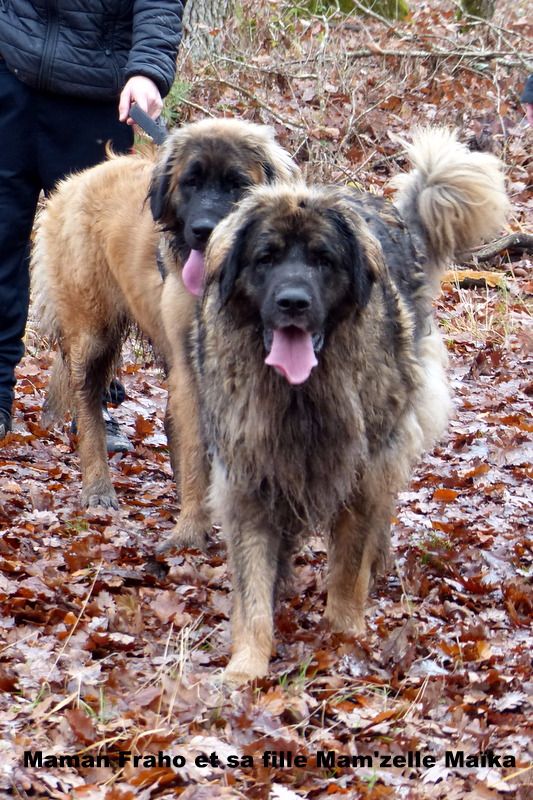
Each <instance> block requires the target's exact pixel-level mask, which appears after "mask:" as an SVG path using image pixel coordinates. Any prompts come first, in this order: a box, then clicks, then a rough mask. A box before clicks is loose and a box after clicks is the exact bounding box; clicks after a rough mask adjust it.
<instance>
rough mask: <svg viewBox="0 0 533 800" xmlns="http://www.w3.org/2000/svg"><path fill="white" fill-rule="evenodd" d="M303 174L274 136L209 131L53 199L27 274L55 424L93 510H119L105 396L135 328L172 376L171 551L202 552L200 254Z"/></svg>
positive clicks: (190, 134) (112, 163)
mask: <svg viewBox="0 0 533 800" xmlns="http://www.w3.org/2000/svg"><path fill="white" fill-rule="evenodd" d="M297 174H298V170H297V168H296V167H295V166H294V164H293V162H292V161H291V159H290V157H289V155H288V154H287V152H286V151H285V150H283V148H281V147H280V146H279V145H278V144H277V143H276V142H275V140H274V136H273V132H272V130H271V129H270V128H267V127H265V126H262V125H255V124H252V123H248V122H244V121H240V120H234V119H221V120H202V121H200V122H196V123H192V124H190V125H186V126H183V127H182V128H180V129H178V130H176V131H175V132H174V133H173V134H172V135H171V136H170V137H169V138H168V140H167V142H166V143H165V145H164V147H163V148H162V151H161V153H160V156H159V158H158V159H157V161H154V159H153V158H150V157H142V156H123V157H116V158H112V159H111V160H109V161H107V162H106V163H104V164H100V165H99V166H96V167H93V168H92V169H89V170H86V171H84V172H82V173H80V174H78V175H73V176H71V177H70V178H68V179H67V180H66V181H64V182H63V183H62V184H60V186H59V188H58V190H57V191H56V192H55V194H54V195H53V196H52V197H51V199H50V200H49V202H48V204H47V206H46V209H45V211H44V213H43V214H42V216H41V218H40V221H39V224H38V229H37V235H36V242H35V247H34V254H33V264H32V275H33V278H32V280H33V292H34V301H35V304H36V315H37V317H38V318H39V317H40V318H41V319H42V327H43V329H44V330H45V331H46V332H47V333H48V334H49V335H51V336H52V337H53V339H55V340H56V341H57V343H58V345H59V352H58V354H57V358H56V361H55V365H54V370H53V375H52V380H51V384H50V389H49V398H48V402H47V409H48V413H47V416H48V419H49V420H51V419H53V418H54V417H61V416H62V415H63V414H64V413H65V411H66V410H67V409H69V408H71V409H72V410H73V411H74V412H75V413H76V416H77V424H78V431H79V450H80V459H81V469H82V476H83V494H82V502H83V503H84V504H85V505H86V506H103V507H114V508H116V507H117V506H118V503H117V497H116V494H115V491H114V489H113V486H112V484H111V479H110V474H109V468H108V463H107V456H106V445H105V430H104V424H103V420H102V414H101V396H102V391H103V389H104V388H105V387H106V386H107V382H108V381H109V379H110V376H111V375H112V374H113V370H114V368H115V365H116V361H117V358H118V356H119V353H120V348H121V345H122V341H123V338H124V335H125V333H126V331H127V328H128V324H129V323H130V322H131V321H133V322H134V323H137V325H138V326H139V327H140V329H141V330H142V332H143V333H144V334H146V335H147V336H148V337H149V338H150V340H151V341H152V343H153V345H154V347H155V349H156V351H157V352H158V353H159V354H160V355H161V356H162V358H163V359H164V362H165V364H166V366H167V369H168V371H169V388H170V390H169V405H168V408H167V420H166V423H167V424H166V429H167V434H168V436H169V447H170V452H171V459H172V463H173V467H174V470H175V473H177V472H179V474H180V478H181V487H180V489H181V491H180V499H181V514H180V517H179V520H178V523H177V525H176V528H175V531H174V535H173V537H172V539H171V544H173V543H179V544H189V545H198V546H201V545H202V543H203V540H204V537H205V534H206V530H207V529H208V516H207V514H206V512H205V510H204V507H203V501H204V495H205V491H206V482H207V477H206V470H205V465H204V457H203V451H202V448H201V446H200V440H199V428H198V410H197V399H196V393H195V391H194V386H193V378H192V376H191V368H190V365H189V360H188V359H187V354H186V353H185V351H184V349H183V346H182V345H183V338H184V337H183V335H182V331H183V330H184V329H185V328H187V326H188V325H190V323H191V320H192V316H193V313H194V307H195V303H196V300H195V296H194V295H195V294H199V293H200V292H201V290H202V266H203V255H202V253H203V250H204V249H205V245H206V242H207V239H208V237H209V235H210V233H211V231H212V230H213V228H214V227H215V225H216V224H217V223H218V221H219V220H220V219H221V218H222V217H224V216H225V215H226V214H228V213H229V212H230V210H231V209H232V207H233V206H234V204H235V203H236V202H237V201H238V200H239V199H240V198H241V197H242V196H243V194H244V193H245V192H246V191H247V190H248V189H249V188H250V187H251V186H254V185H258V184H268V183H272V182H274V181H277V180H285V179H292V178H294V176H296V175H297ZM148 199H149V202H148ZM158 262H159V264H158ZM185 287H187V288H185Z"/></svg>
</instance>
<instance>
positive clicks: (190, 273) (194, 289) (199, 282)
mask: <svg viewBox="0 0 533 800" xmlns="http://www.w3.org/2000/svg"><path fill="white" fill-rule="evenodd" d="M204 267H205V264H204V257H203V255H202V253H200V251H199V250H191V253H190V255H189V258H188V259H187V261H186V262H185V264H184V265H183V271H182V273H181V277H182V280H183V283H184V284H185V288H186V289H187V290H188V291H189V292H190V293H191V294H194V295H196V296H197V297H199V296H200V295H201V294H202V292H203V288H204Z"/></svg>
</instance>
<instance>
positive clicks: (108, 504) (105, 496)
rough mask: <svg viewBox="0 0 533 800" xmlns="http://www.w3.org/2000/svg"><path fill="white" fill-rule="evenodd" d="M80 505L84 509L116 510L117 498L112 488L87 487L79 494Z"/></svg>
mask: <svg viewBox="0 0 533 800" xmlns="http://www.w3.org/2000/svg"><path fill="white" fill-rule="evenodd" d="M81 503H82V505H83V507H84V508H112V509H114V510H115V511H116V510H117V509H118V498H117V495H116V492H115V490H114V489H113V487H112V486H98V485H94V484H92V485H90V486H87V488H86V489H84V490H83V492H82V494H81Z"/></svg>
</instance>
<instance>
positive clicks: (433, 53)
mask: <svg viewBox="0 0 533 800" xmlns="http://www.w3.org/2000/svg"><path fill="white" fill-rule="evenodd" d="M346 55H347V56H348V58H371V57H372V56H392V57H393V58H457V59H472V60H474V61H493V60H496V61H505V59H506V58H508V57H509V56H516V52H515V51H514V50H460V49H459V50H396V49H394V50H388V49H384V48H381V47H378V46H376V47H373V48H371V49H370V48H363V49H361V50H348V51H347V52H346ZM505 63H511V62H508V61H506V62H505Z"/></svg>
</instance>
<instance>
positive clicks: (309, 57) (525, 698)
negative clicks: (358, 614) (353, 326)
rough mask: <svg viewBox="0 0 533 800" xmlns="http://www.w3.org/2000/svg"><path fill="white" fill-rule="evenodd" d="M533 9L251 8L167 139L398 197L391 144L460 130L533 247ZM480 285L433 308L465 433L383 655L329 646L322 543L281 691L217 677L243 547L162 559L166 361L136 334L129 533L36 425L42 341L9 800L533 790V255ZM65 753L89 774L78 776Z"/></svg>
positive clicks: (6, 555)
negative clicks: (233, 561) (288, 158)
mask: <svg viewBox="0 0 533 800" xmlns="http://www.w3.org/2000/svg"><path fill="white" fill-rule="evenodd" d="M413 5H414V4H413ZM524 9H525V6H524V7H522V6H521V5H520V4H511V3H510V2H509V3H505V2H504V3H500V4H498V14H499V16H496V17H495V18H494V20H493V22H492V23H491V24H490V25H488V26H487V25H483V24H481V23H476V24H475V25H473V26H472V27H469V28H465V26H464V24H461V23H459V22H458V21H457V20H456V19H455V16H454V7H453V5H451V4H447V3H445V2H435V3H432V4H430V5H427V4H420V6H419V7H418V9H417V10H416V11H415V12H414V13H413V15H412V17H411V18H410V19H409V20H407V21H405V22H403V23H401V24H395V25H394V26H390V27H388V26H387V25H385V24H383V23H382V22H380V21H379V20H377V19H373V18H365V19H362V18H361V17H356V16H351V17H349V18H348V19H346V18H345V17H342V16H340V15H333V16H332V17H331V18H329V19H325V18H319V17H316V16H314V17H310V16H309V15H306V14H305V13H303V12H302V11H301V9H300V11H299V12H298V13H296V12H295V10H294V6H291V5H288V4H286V3H284V2H283V1H282V0H281V1H280V2H270V3H264V4H259V5H258V4H257V3H254V4H252V3H251V2H250V3H249V4H245V6H244V10H243V15H242V18H239V19H235V20H234V21H233V23H231V24H229V25H228V28H227V30H225V31H224V34H223V35H224V48H223V53H224V56H210V57H205V58H203V59H201V60H198V59H197V60H195V61H194V62H193V61H192V59H191V58H190V55H189V54H188V51H187V48H186V47H185V48H184V49H183V52H182V56H181V63H180V70H179V76H180V77H179V80H178V81H177V83H176V87H175V89H174V91H173V93H172V97H171V98H170V102H169V117H170V118H171V119H172V121H173V122H174V123H178V122H179V123H181V122H186V121H189V120H192V119H196V118H198V117H200V116H204V115H206V114H209V115H228V116H234V115H235V116H242V117H245V118H247V119H253V120H254V121H258V122H264V123H268V124H272V125H274V127H275V128H276V131H277V134H278V137H279V139H280V141H281V143H282V144H283V145H284V146H285V147H287V148H288V149H289V150H290V152H291V153H292V154H294V156H295V158H296V159H297V160H298V162H299V163H300V165H301V166H302V168H303V169H304V172H305V174H306V177H307V178H308V179H309V180H317V181H324V180H327V181H334V182H341V183H346V182H349V183H354V184H356V185H358V186H361V187H362V188H365V189H367V190H370V191H373V192H377V193H382V192H385V194H386V195H389V194H390V192H389V190H388V188H387V182H388V180H389V179H390V177H392V175H394V174H395V173H396V172H398V171H400V170H401V169H402V167H404V166H405V162H404V160H403V158H402V155H401V147H400V146H399V145H398V143H397V142H395V141H394V140H393V138H392V137H391V135H390V134H392V133H399V134H401V135H403V136H406V135H408V133H409V130H410V128H411V127H412V126H413V125H416V124H428V123H432V124H433V123H434V124H448V125H452V126H454V127H457V128H458V129H459V131H460V135H461V138H462V139H464V140H466V141H468V142H469V143H470V145H471V147H473V148H478V149H489V150H492V151H493V152H495V153H496V154H497V155H499V156H500V157H501V158H502V159H503V160H504V162H505V164H506V175H507V185H508V189H509V194H510V198H511V201H512V206H513V211H512V214H511V217H510V219H509V222H508V227H507V232H526V231H527V232H531V218H532V217H531V211H532V206H533V201H532V197H531V191H530V190H531V183H532V181H531V177H532V176H531V173H532V171H533V167H532V163H533V162H532V160H531V155H530V153H531V146H532V143H533V129H531V128H527V127H526V126H524V125H523V124H522V122H521V121H522V118H523V112H522V110H521V107H520V104H519V94H520V90H521V86H522V84H523V81H524V80H525V77H526V76H527V69H526V65H525V63H524V61H523V57H525V56H526V55H527V52H528V50H527V48H528V47H529V48H530V45H529V44H528V43H529V42H530V40H528V39H527V37H528V36H531V32H532V31H531V27H529V28H528V26H527V24H526V22H525V18H524V16H523V12H524ZM252 19H253V23H252V22H251V21H250V22H246V20H252ZM220 35H222V34H220ZM367 50H368V53H367V54H366V55H361V52H362V51H364V52H366V51H367ZM384 51H386V52H387V53H389V52H390V53H391V54H390V55H385V54H384ZM429 51H431V53H432V54H431V55H427V53H428V52H429ZM441 51H444V52H445V54H447V55H442V52H441ZM489 51H490V52H492V53H496V55H493V56H491V57H490V58H489V57H488V56H485V55H483V54H484V53H487V52H489ZM415 53H419V54H420V53H422V54H423V53H426V55H416V54H415ZM529 55H530V57H531V49H529ZM530 65H531V62H530ZM530 71H532V70H531V69H530ZM504 232H505V231H504ZM504 232H502V233H504ZM459 266H460V267H468V268H469V269H475V270H478V271H479V270H483V271H489V270H490V275H488V276H487V275H485V277H483V275H480V281H479V283H481V285H473V286H472V285H470V288H465V287H464V286H459V285H457V284H456V283H454V282H444V283H443V286H442V294H441V296H440V298H439V299H438V301H437V303H436V314H437V317H438V320H439V324H440V327H441V330H442V333H443V336H444V338H445V341H446V345H447V348H448V351H449V355H450V380H451V385H452V388H453V393H454V404H455V405H454V414H453V418H452V420H451V423H450V426H449V432H448V434H447V436H446V437H445V438H444V440H443V441H442V442H441V443H440V444H439V445H438V447H437V448H436V449H435V450H434V451H433V452H432V453H430V454H428V455H427V456H426V457H425V458H424V459H423V461H422V462H421V463H420V465H419V466H418V468H417V469H416V471H415V473H414V475H413V479H412V482H411V485H410V487H409V489H408V491H405V492H404V493H402V495H401V496H400V498H399V502H398V506H397V512H396V515H395V519H394V522H393V554H392V558H391V564H390V569H389V571H388V573H387V574H386V575H384V576H383V577H382V578H381V579H380V580H379V581H378V582H377V584H376V586H375V587H374V589H373V591H372V594H371V598H370V602H369V608H368V612H367V634H366V635H365V636H362V637H358V638H356V637H349V636H340V635H335V634H332V633H331V632H330V631H329V630H328V629H327V627H326V626H325V625H324V624H323V622H322V616H323V610H324V604H325V589H324V575H325V548H324V542H323V541H322V540H321V539H320V538H318V537H313V538H309V540H308V541H307V542H306V545H305V548H304V549H303V551H302V552H301V553H300V554H298V556H297V557H296V559H295V564H294V580H293V589H292V590H291V591H289V592H288V594H287V596H286V597H285V598H284V599H283V601H282V602H281V603H280V605H279V608H278V611H277V614H276V651H275V653H274V655H273V658H272V662H271V672H270V674H269V676H268V678H266V679H264V680H260V681H257V682H256V683H255V684H253V685H248V686H245V687H241V688H240V689H238V690H232V689H229V688H227V687H225V686H224V685H221V683H220V673H221V669H222V668H223V667H224V666H225V664H226V663H227V659H228V654H229V648H230V628H229V615H230V608H231V589H230V579H229V575H228V571H227V565H226V551H225V544H224V540H223V537H222V535H221V534H220V532H217V531H214V532H213V535H212V538H211V541H210V545H209V547H208V550H207V552H206V553H204V554H200V553H198V552H196V551H193V550H190V551H184V552H180V553H175V554H173V555H170V556H168V557H166V558H165V559H164V560H156V559H155V558H154V549H155V546H156V544H157V543H158V542H159V541H160V540H161V539H162V538H163V537H164V536H165V535H166V534H167V533H168V532H169V531H170V529H171V528H172V525H173V520H175V518H176V515H177V514H178V512H179V507H178V505H177V501H176V495H175V485H174V482H173V480H172V476H171V470H170V464H169V459H168V451H167V448H166V440H165V437H164V433H163V422H162V420H163V415H164V408H165V402H166V390H165V382H164V378H163V375H162V374H161V372H160V370H159V369H158V367H157V366H156V365H155V364H154V361H153V359H152V357H151V354H150V351H149V350H148V349H147V348H145V347H143V346H142V344H141V343H139V342H138V341H136V340H131V341H129V342H128V344H127V347H126V348H125V352H124V363H123V369H122V372H121V379H122V380H123V382H124V384H125V386H126V389H127V394H128V399H127V400H126V401H125V402H124V403H123V404H122V405H121V406H120V407H119V408H118V409H117V410H116V416H117V418H118V419H119V420H120V421H121V423H122V425H123V428H124V430H125V432H126V433H127V434H128V435H129V437H130V438H131V440H132V442H133V443H134V445H135V450H134V452H133V453H130V454H126V455H124V456H122V455H116V456H114V457H113V458H112V459H111V471H112V478H113V483H114V485H115V487H116V489H117V492H118V495H119V499H120V504H121V508H120V512H118V513H113V514H109V513H107V512H103V511H102V512H94V513H87V512H86V511H84V510H82V509H81V508H80V505H79V497H80V472H79V463H78V456H77V453H76V451H75V448H74V442H73V441H72V437H71V435H70V433H69V424H68V422H66V423H65V426H64V427H61V426H60V427H58V428H55V429H54V430H50V431H48V430H44V429H43V428H42V427H41V425H40V422H39V419H40V414H41V410H42V405H43V402H44V398H45V396H46V387H47V383H48V377H49V369H50V365H51V363H52V355H51V353H50V352H49V349H48V346H47V343H46V342H45V341H43V340H42V339H41V338H40V337H39V335H38V334H37V333H36V329H35V324H34V323H35V321H34V320H31V321H30V326H29V331H28V336H27V355H26V356H25V358H24V360H23V362H22V363H21V365H20V368H19V372H18V378H19V380H18V385H17V400H16V412H15V418H14V423H15V424H14V432H13V433H12V434H11V435H9V436H8V437H7V438H6V439H5V440H4V441H2V442H0V609H1V615H0V690H1V693H0V796H1V797H4V796H5V797H15V798H30V797H39V798H57V799H58V800H59V799H60V800H66V799H67V798H83V800H130V798H142V800H149V799H150V800H151V799H152V798H173V797H180V798H182V800H216V798H246V800H247V799H248V798H257V800H296V799H297V798H303V797H306V798H311V799H312V800H314V799H315V798H320V799H322V798H324V799H325V798H332V800H336V799H337V798H338V799H339V800H340V798H370V800H381V798H396V797H398V798H406V799H407V800H411V798H414V799H415V800H416V799H418V798H442V799H443V800H444V798H447V800H455V798H457V800H491V799H492V798H505V797H508V798H514V797H516V798H518V800H527V798H531V797H532V796H533V770H532V745H531V741H532V740H531V721H532V713H531V689H532V672H531V653H532V652H533V647H532V645H533V639H532V635H531V619H532V610H533V592H532V589H531V568H532V541H531V529H532V489H531V478H532V466H531V464H532V461H533V458H532V444H531V432H532V430H533V425H532V422H531V397H532V395H533V376H532V372H531V344H532V328H531V295H532V293H533V280H532V278H531V260H530V259H528V258H527V255H526V254H520V253H509V252H507V251H506V252H504V253H502V254H500V255H498V256H496V257H494V258H493V259H492V260H491V261H490V262H488V263H483V264H479V263H476V262H475V260H474V262H473V263H470V264H468V265H459ZM268 752H270V753H272V752H274V753H276V756H275V758H276V759H277V761H276V763H273V758H274V757H273V756H267V755H266V754H267V753H268ZM39 753H41V754H42V759H43V761H42V764H40V762H39ZM120 753H122V754H123V755H122V762H123V763H121V761H120V756H119V754H120ZM158 753H162V754H163V755H164V756H165V757H169V758H170V759H174V760H175V761H174V763H166V761H165V758H163V760H162V762H161V763H159V762H158ZM25 754H26V755H25ZM212 754H214V755H212ZM281 754H283V758H284V759H285V761H284V762H283V763H282V761H281V759H282V755H281ZM66 755H68V756H74V755H77V756H78V758H79V759H80V761H81V764H82V765H81V766H75V765H74V763H71V764H70V765H68V764H67V765H63V766H60V762H59V761H58V759H59V758H60V757H61V756H66ZM297 755H298V756H300V760H299V762H298V765H297V766H295V765H294V763H293V764H292V766H290V765H288V761H289V759H291V758H294V757H295V756H297ZM134 756H138V758H139V761H138V763H137V765H134V764H133V759H134ZM347 756H349V757H350V758H351V759H353V760H350V758H348V759H346V757H347ZM97 757H99V759H100V761H99V763H97V762H98V758H97ZM343 757H344V758H343ZM106 758H109V763H106Z"/></svg>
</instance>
